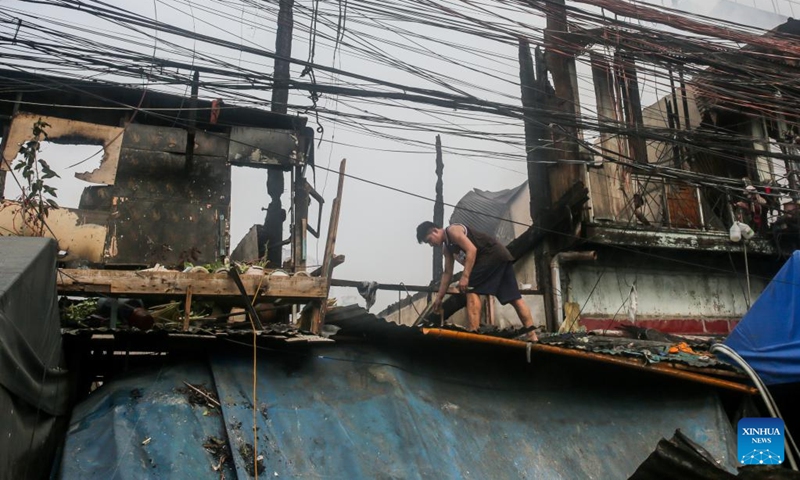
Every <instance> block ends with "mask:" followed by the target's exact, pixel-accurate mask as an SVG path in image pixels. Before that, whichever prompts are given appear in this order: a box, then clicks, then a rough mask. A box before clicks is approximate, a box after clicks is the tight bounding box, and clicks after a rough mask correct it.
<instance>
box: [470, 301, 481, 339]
mask: <svg viewBox="0 0 800 480" xmlns="http://www.w3.org/2000/svg"><path fill="white" fill-rule="evenodd" d="M480 326H481V297H480V295H478V294H477V293H467V328H468V329H469V330H472V331H473V332H477V331H478V328H480Z"/></svg>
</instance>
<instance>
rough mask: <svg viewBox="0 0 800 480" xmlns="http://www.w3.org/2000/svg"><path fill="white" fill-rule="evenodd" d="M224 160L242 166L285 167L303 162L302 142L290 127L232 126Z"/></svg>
mask: <svg viewBox="0 0 800 480" xmlns="http://www.w3.org/2000/svg"><path fill="white" fill-rule="evenodd" d="M228 161H229V162H230V163H231V164H232V165H240V166H245V167H260V168H266V167H276V166H279V167H283V168H284V169H289V168H291V167H292V166H294V165H299V164H301V163H302V162H304V161H305V158H304V154H303V141H302V140H301V139H300V136H299V134H298V133H297V132H295V131H294V130H276V129H269V128H250V127H233V128H232V129H231V137H230V147H229V150H228Z"/></svg>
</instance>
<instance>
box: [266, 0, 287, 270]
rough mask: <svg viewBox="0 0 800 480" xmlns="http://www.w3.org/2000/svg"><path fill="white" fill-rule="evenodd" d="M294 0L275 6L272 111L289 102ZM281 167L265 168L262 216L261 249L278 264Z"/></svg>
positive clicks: (282, 215)
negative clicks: (263, 237)
mask: <svg viewBox="0 0 800 480" xmlns="http://www.w3.org/2000/svg"><path fill="white" fill-rule="evenodd" d="M293 8H294V0H280V6H279V10H278V32H277V36H276V39H275V54H276V57H275V72H274V74H273V82H274V83H273V87H272V111H273V112H276V113H284V114H285V113H286V112H287V110H288V105H289V89H288V81H289V64H290V62H289V59H290V58H292V30H293V29H294V15H293V12H292V10H293ZM283 177H284V175H283V170H281V169H280V168H271V169H269V171H268V172H267V194H269V197H270V203H269V206H268V207H267V216H266V218H265V219H264V229H265V230H266V240H267V248H266V251H265V252H264V253H265V255H266V257H267V260H268V264H269V265H270V266H271V267H273V268H281V267H282V266H283V265H282V251H283V248H282V245H283V221H284V220H285V216H286V211H285V210H284V209H283V207H282V205H281V195H283V188H284V178H283Z"/></svg>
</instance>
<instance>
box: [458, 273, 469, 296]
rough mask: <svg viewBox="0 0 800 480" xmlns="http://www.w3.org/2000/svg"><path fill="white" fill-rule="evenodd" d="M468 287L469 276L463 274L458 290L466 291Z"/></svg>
mask: <svg viewBox="0 0 800 480" xmlns="http://www.w3.org/2000/svg"><path fill="white" fill-rule="evenodd" d="M467 287H469V277H465V276H463V275H462V276H461V280H459V281H458V291H459V292H461V293H466V291H467Z"/></svg>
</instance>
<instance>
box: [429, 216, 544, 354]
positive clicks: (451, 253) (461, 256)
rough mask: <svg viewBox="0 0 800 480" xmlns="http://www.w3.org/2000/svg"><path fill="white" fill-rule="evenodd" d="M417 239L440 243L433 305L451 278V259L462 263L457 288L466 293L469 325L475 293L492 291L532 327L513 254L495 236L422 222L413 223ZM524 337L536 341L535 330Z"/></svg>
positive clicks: (476, 312) (477, 309)
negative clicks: (441, 262) (440, 264)
mask: <svg viewBox="0 0 800 480" xmlns="http://www.w3.org/2000/svg"><path fill="white" fill-rule="evenodd" d="M417 241H418V242H419V243H423V242H425V243H427V244H428V245H430V246H432V247H433V246H439V245H442V246H443V248H442V252H443V253H444V260H445V261H444V273H443V274H442V280H441V283H440V285H439V292H438V293H437V294H436V299H435V300H434V304H433V309H434V311H439V310H440V309H441V306H442V300H443V299H444V294H445V292H447V286H448V285H449V284H450V280H451V279H452V278H453V260H457V261H458V263H460V264H461V265H463V266H464V271H463V272H462V273H461V279H460V280H459V281H458V290H459V291H460V292H462V293H466V294H467V319H468V322H469V329H470V330H472V331H477V330H478V327H479V326H480V313H481V300H480V297H479V295H494V296H495V297H497V300H498V301H500V303H501V304H502V305H505V304H507V303H511V305H512V306H513V307H514V310H516V312H517V316H519V319H520V321H521V322H522V325H523V326H524V327H525V328H526V329H527V328H531V329H532V328H533V317H532V316H531V311H530V309H529V308H528V305H527V304H526V303H525V301H524V300H523V299H522V295H521V294H520V293H519V288H518V287H517V278H516V276H515V274H514V264H513V262H514V257H512V256H511V253H509V251H508V249H506V247H505V246H504V245H503V244H501V243H500V242H498V241H497V240H496V239H494V238H493V237H491V236H490V235H487V234H485V233H483V232H479V231H477V230H473V229H470V228H467V227H466V226H465V225H461V224H459V223H454V224H452V225H450V226H449V227H447V228H441V227H440V226H438V225H436V224H435V223H433V222H422V223H420V224H419V226H418V227H417ZM527 339H528V340H530V341H534V342H535V341H537V340H538V338H537V336H536V332H534V331H532V330H531V331H529V332H528V334H527Z"/></svg>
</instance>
